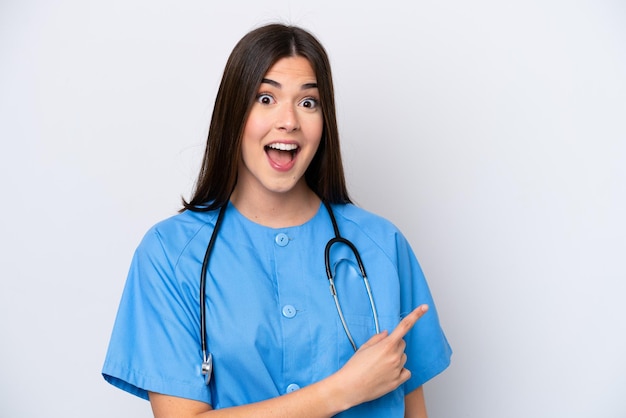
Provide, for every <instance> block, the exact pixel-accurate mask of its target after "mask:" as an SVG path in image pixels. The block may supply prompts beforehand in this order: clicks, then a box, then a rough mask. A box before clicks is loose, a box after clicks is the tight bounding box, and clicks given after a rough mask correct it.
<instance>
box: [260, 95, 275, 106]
mask: <svg viewBox="0 0 626 418" xmlns="http://www.w3.org/2000/svg"><path fill="white" fill-rule="evenodd" d="M256 101H257V102H259V103H261V104H264V105H269V104H272V103H274V98H273V97H272V96H270V95H269V94H264V93H261V94H258V95H257V96H256Z"/></svg>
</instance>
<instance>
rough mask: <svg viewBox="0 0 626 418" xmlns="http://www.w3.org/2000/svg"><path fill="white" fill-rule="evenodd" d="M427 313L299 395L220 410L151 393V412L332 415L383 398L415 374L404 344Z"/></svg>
mask: <svg viewBox="0 0 626 418" xmlns="http://www.w3.org/2000/svg"><path fill="white" fill-rule="evenodd" d="M427 310H428V306H426V305H422V306H420V307H418V308H416V309H415V310H414V311H413V312H411V313H410V314H409V315H407V316H406V317H405V318H404V319H403V320H402V321H400V323H399V324H398V326H397V327H396V329H395V330H394V331H393V332H392V333H391V334H388V333H387V331H383V332H381V333H380V334H376V335H374V336H373V337H372V338H370V340H369V341H367V342H366V343H365V344H363V346H361V348H359V350H358V351H357V352H356V353H354V355H353V356H352V357H351V358H350V360H349V361H348V362H347V363H346V364H345V365H344V366H343V367H342V368H341V369H340V370H339V371H337V372H336V373H334V374H332V375H331V376H329V377H327V378H326V379H323V380H321V381H319V382H317V383H314V384H312V385H309V386H306V387H304V388H302V389H298V390H297V391H295V392H291V393H289V394H286V395H282V396H279V397H276V398H272V399H268V400H265V401H261V402H256V403H252V404H248V405H242V406H237V407H233V408H224V409H216V410H213V409H212V408H211V406H210V405H208V404H206V403H203V402H198V401H192V400H189V399H183V398H177V397H174V396H169V395H162V394H157V393H150V404H151V405H152V411H153V413H154V416H155V418H173V417H176V418H192V417H198V418H200V417H207V418H208V417H214V418H218V417H220V416H224V417H231V418H237V417H250V416H254V417H274V418H277V417H294V416H297V417H300V418H325V417H331V416H333V415H335V414H337V413H339V412H341V411H344V410H346V409H349V408H351V407H353V406H355V405H358V404H361V403H363V402H366V401H369V400H372V399H376V398H379V397H381V396H383V395H385V394H386V393H389V392H391V391H392V390H394V389H396V388H397V387H398V386H400V385H401V384H402V383H404V382H406V381H407V380H408V379H409V378H410V377H411V372H409V371H408V370H407V369H405V368H404V364H405V363H406V354H405V353H404V348H405V346H406V344H405V342H404V340H403V337H404V335H406V333H407V332H409V330H410V329H411V328H413V325H415V323H416V322H417V320H418V319H419V318H420V317H421V316H422V315H423V314H424V313H425V312H426V311H427ZM413 393H414V392H413ZM411 395H412V394H409V395H408V396H411ZM418 417H419V415H418Z"/></svg>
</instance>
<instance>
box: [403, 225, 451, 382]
mask: <svg viewBox="0 0 626 418" xmlns="http://www.w3.org/2000/svg"><path fill="white" fill-rule="evenodd" d="M396 246H397V251H398V273H399V276H400V286H401V290H400V291H401V298H402V300H401V309H402V310H401V316H402V317H403V318H404V317H405V316H406V315H407V314H408V313H410V312H411V311H412V310H413V309H415V308H416V307H418V306H419V305H421V304H424V303H425V304H428V307H429V309H428V312H426V314H425V315H424V316H423V317H422V318H420V320H419V321H417V323H416V324H415V326H414V327H413V329H412V330H411V331H410V332H409V333H408V334H407V335H406V336H405V341H406V343H407V347H406V353H407V364H406V366H405V367H406V368H407V369H408V370H410V371H411V378H410V379H409V380H408V381H407V382H405V383H404V393H407V394H408V393H410V392H412V391H413V390H415V389H416V388H418V387H419V386H421V385H423V384H424V383H426V382H427V381H428V380H430V379H432V378H433V377H435V376H436V375H438V374H439V373H441V372H442V371H444V370H445V369H446V368H447V367H448V366H449V365H450V357H451V356H452V350H451V348H450V345H449V344H448V341H447V339H446V336H445V335H444V332H443V330H442V328H441V325H440V324H439V317H438V315H437V308H436V306H435V303H434V301H433V298H432V295H431V293H430V289H429V288H428V284H427V282H426V278H425V277H424V273H423V272H422V269H421V267H420V265H419V262H418V261H417V258H416V257H415V254H414V253H413V250H412V249H411V248H410V246H409V243H408V242H407V241H406V239H405V238H404V236H402V235H401V234H400V233H398V235H397V238H396Z"/></svg>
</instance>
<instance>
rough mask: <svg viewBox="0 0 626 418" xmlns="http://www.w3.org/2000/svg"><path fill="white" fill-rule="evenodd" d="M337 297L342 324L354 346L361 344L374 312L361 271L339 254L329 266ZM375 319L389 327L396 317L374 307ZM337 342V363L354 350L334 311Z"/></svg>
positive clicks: (368, 334) (369, 330)
mask: <svg viewBox="0 0 626 418" xmlns="http://www.w3.org/2000/svg"><path fill="white" fill-rule="evenodd" d="M332 268H333V275H334V276H333V277H334V280H335V288H336V289H337V298H338V299H339V303H340V305H341V310H342V311H343V316H344V319H345V321H346V325H347V327H348V330H349V331H350V334H351V335H352V338H353V339H354V343H355V344H356V346H357V348H358V347H360V346H361V345H363V344H364V343H365V342H367V340H369V339H370V338H371V337H372V336H373V335H374V334H376V326H375V322H374V313H373V312H372V306H371V303H370V297H369V295H368V293H367V288H366V286H365V283H364V281H363V276H361V271H360V270H359V267H358V265H357V264H356V262H355V261H353V260H351V259H346V258H342V259H339V260H337V262H336V263H335V264H334V265H333V266H332ZM372 299H373V300H374V303H376V295H375V294H374V292H372ZM378 321H379V325H380V330H381V331H382V330H385V329H386V330H388V331H390V332H391V331H392V330H393V328H394V327H395V325H396V324H397V322H398V318H395V317H389V316H386V315H381V312H380V310H378ZM336 323H337V333H338V335H337V344H338V349H339V350H338V351H339V357H340V358H339V361H340V365H341V364H343V363H345V362H346V361H347V360H348V359H349V358H350V357H351V356H352V354H354V349H353V348H352V345H351V344H350V340H349V339H348V337H347V336H346V331H345V330H344V327H343V325H342V323H341V320H340V318H339V315H337V320H336Z"/></svg>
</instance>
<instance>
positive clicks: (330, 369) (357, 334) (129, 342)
mask: <svg viewBox="0 0 626 418" xmlns="http://www.w3.org/2000/svg"><path fill="white" fill-rule="evenodd" d="M333 210H334V213H335V216H336V218H337V223H338V226H339V230H340V233H341V235H342V236H343V237H345V238H347V239H349V240H351V241H352V242H353V243H354V245H355V246H356V247H357V249H358V250H359V252H360V254H361V257H362V259H363V264H364V266H365V270H366V272H367V276H368V279H369V281H370V284H371V287H372V293H373V297H374V300H375V303H376V307H377V310H378V315H379V321H380V327H381V330H385V329H386V330H389V331H392V330H393V329H394V328H395V326H396V325H397V324H398V322H399V321H400V319H401V318H403V317H404V316H405V315H406V314H408V313H409V312H411V311H412V310H413V309H414V308H415V307H417V306H418V305H420V304H422V303H427V304H428V305H429V306H430V309H429V311H428V312H427V313H426V314H425V315H424V316H423V317H422V318H421V319H420V320H419V321H418V322H417V324H416V325H415V327H414V328H413V330H411V331H410V332H409V333H408V334H407V335H406V337H405V340H406V342H407V346H406V353H407V356H408V361H407V364H406V368H407V369H409V370H410V371H411V373H412V376H411V379H410V380H409V381H407V382H406V383H405V384H403V385H402V386H401V387H399V388H398V389H397V390H395V391H394V392H392V393H390V394H387V395H385V396H383V397H382V398H379V399H377V400H374V401H371V402H368V403H366V404H362V405H359V406H357V407H355V408H352V409H350V410H349V411H345V412H343V413H341V414H339V415H338V416H341V417H349V416H354V417H357V416H358V417H377V416H385V417H396V416H397V417H403V416H404V402H403V401H404V395H405V394H408V393H409V392H411V391H412V390H414V389H416V388H417V387H419V386H420V385H422V384H423V383H424V382H426V381H427V380H429V379H431V378H432V377H433V376H435V375H437V374H438V373H440V372H441V371H443V370H444V369H445V368H446V367H447V366H448V365H449V363H450V356H451V350H450V347H449V345H448V342H447V341H446V338H445V336H444V333H443V331H442V330H441V327H440V325H439V320H438V317H437V310H436V308H435V305H434V304H433V300H432V297H431V294H430V291H429V289H428V286H427V284H426V280H425V278H424V275H423V273H422V270H421V268H420V266H419V264H418V262H417V259H416V258H415V256H414V254H413V252H412V250H411V248H410V246H409V244H408V243H407V241H406V239H405V238H404V237H403V236H402V234H401V233H400V232H399V231H398V230H397V229H396V227H394V226H393V225H392V224H391V223H390V222H388V221H387V220H385V219H383V218H380V217H378V216H376V215H373V214H371V213H369V212H366V211H365V210H363V209H360V208H357V207H356V206H354V205H350V204H349V205H333ZM216 219H217V211H212V212H192V211H185V212H183V213H181V214H178V215H176V216H173V217H172V218H169V219H167V220H165V221H163V222H161V223H159V224H157V225H155V226H154V227H153V228H152V229H150V231H148V233H147V234H146V236H145V237H144V239H143V240H142V242H141V244H140V245H139V247H138V248H137V251H136V253H135V255H134V258H133V261H132V264H131V268H130V272H129V274H128V279H127V282H126V286H125V289H124V293H123V296H122V300H121V303H120V307H119V311H118V314H117V318H116V321H115V326H114V329H113V334H112V336H111V341H110V345H109V350H108V353H107V356H106V360H105V363H104V368H103V371H102V373H103V375H104V378H105V379H106V380H107V381H108V382H109V383H111V384H113V385H115V386H117V387H119V388H121V389H123V390H125V391H128V392H130V393H132V394H135V395H137V396H140V397H142V398H145V399H147V397H148V391H152V392H158V393H163V394H167V395H172V396H177V397H183V398H188V399H194V400H198V401H202V402H206V403H209V404H211V405H212V406H213V408H215V409H218V408H224V407H229V406H235V405H242V404H247V403H251V402H256V401H261V400H265V399H268V398H272V397H276V396H279V395H282V394H285V393H288V392H289V391H292V390H296V389H298V388H300V387H304V386H306V385H309V384H311V383H314V382H316V381H319V380H321V379H323V378H325V377H327V376H329V375H330V374H332V373H334V372H335V371H337V370H338V369H339V368H341V366H343V365H344V364H345V363H346V361H348V359H349V358H350V357H351V356H352V355H353V354H354V350H353V348H352V346H351V345H350V342H349V340H348V338H347V337H346V334H345V331H344V329H343V326H342V325H341V321H340V320H339V316H338V314H337V310H336V307H335V304H334V301H333V298H332V296H331V294H330V291H329V286H328V279H327V278H326V272H325V264H324V248H325V245H326V243H327V242H328V240H329V239H331V238H332V237H333V236H334V232H333V228H332V224H331V221H330V217H329V215H328V213H327V211H326V209H325V208H324V206H323V205H320V209H319V210H318V212H317V214H316V215H315V216H314V217H313V218H312V219H311V220H310V221H308V222H307V223H305V224H303V225H300V226H295V227H289V228H269V227H265V226H262V225H259V224H256V223H254V222H252V221H250V220H248V219H247V218H245V217H244V216H242V215H241V214H240V213H239V211H238V210H237V209H236V208H235V207H234V206H233V205H232V204H229V205H228V207H227V210H226V214H225V217H224V220H223V223H222V226H221V228H220V231H219V233H218V236H217V239H216V242H215V247H214V249H213V252H212V255H211V261H210V264H209V268H208V273H207V287H206V301H205V309H206V314H207V344H208V350H209V352H211V353H212V355H213V367H214V371H213V378H212V380H211V383H210V385H209V386H208V387H207V386H206V384H205V380H204V376H203V375H202V374H201V364H202V352H201V346H200V313H199V307H198V306H199V301H198V297H199V296H198V295H199V283H200V270H201V266H202V260H203V257H204V254H205V251H206V246H207V244H208V242H209V239H210V237H211V233H212V231H213V227H214V225H215V221H216ZM331 268H332V269H333V271H334V273H335V284H336V287H337V292H338V296H339V300H340V302H341V307H342V310H343V312H344V316H345V318H346V321H347V323H348V327H349V329H350V332H351V333H352V335H353V338H354V339H355V341H356V343H357V345H358V346H360V345H361V344H363V343H364V342H365V341H367V340H368V339H369V338H370V337H371V336H372V335H374V333H375V328H374V320H373V316H372V312H371V308H370V304H369V298H368V296H367V293H366V291H365V287H364V285H363V280H362V278H361V275H360V274H359V270H358V267H357V263H356V260H355V258H354V255H353V254H352V252H351V251H350V250H349V249H348V248H347V246H345V245H342V244H339V245H335V246H334V247H333V250H332V252H331Z"/></svg>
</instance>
